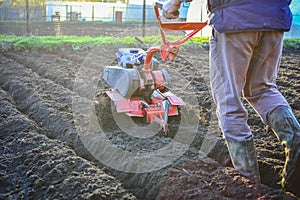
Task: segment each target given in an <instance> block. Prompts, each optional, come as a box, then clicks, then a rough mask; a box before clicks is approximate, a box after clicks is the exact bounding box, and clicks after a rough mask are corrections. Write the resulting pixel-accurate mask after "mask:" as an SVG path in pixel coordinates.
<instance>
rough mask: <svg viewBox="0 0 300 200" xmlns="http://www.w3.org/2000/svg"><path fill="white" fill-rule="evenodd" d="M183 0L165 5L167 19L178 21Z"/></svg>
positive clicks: (171, 1)
mask: <svg viewBox="0 0 300 200" xmlns="http://www.w3.org/2000/svg"><path fill="white" fill-rule="evenodd" d="M180 4H181V0H168V1H167V2H165V3H164V5H163V8H162V9H163V16H164V17H165V18H166V19H176V18H178V16H179V11H178V9H179V8H180Z"/></svg>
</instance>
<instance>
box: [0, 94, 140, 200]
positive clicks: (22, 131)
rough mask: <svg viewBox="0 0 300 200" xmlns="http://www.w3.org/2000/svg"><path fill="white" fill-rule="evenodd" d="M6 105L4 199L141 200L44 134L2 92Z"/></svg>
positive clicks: (0, 112)
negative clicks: (137, 199)
mask: <svg viewBox="0 0 300 200" xmlns="http://www.w3.org/2000/svg"><path fill="white" fill-rule="evenodd" d="M0 102H1V107H0V116H1V118H0V130H1V135H0V154H1V157H0V163H1V164H0V180H1V181H0V188H1V189H0V198H1V199H135V197H134V195H132V194H131V193H129V192H128V191H127V190H125V189H124V188H123V187H122V184H121V183H120V182H119V181H118V180H116V179H115V178H113V177H111V176H109V175H107V174H106V173H105V172H103V171H102V170H100V169H98V168H96V167H95V166H94V165H93V164H91V163H90V162H89V161H87V160H84V159H82V158H80V157H78V156H77V155H76V153H75V152H74V151H73V150H72V149H70V148H69V147H67V146H66V145H65V144H64V143H62V142H60V141H58V140H51V139H49V138H47V137H45V136H44V135H43V134H41V133H42V132H43V130H41V128H39V127H38V126H37V124H36V123H34V122H33V121H32V120H30V119H28V118H27V117H26V116H25V115H23V114H22V113H21V112H19V111H18V110H17V108H16V104H15V102H14V100H13V99H12V98H11V96H10V95H9V94H8V93H7V92H5V91H3V90H2V89H1V88H0ZM72 190H76V193H73V192H70V191H72Z"/></svg>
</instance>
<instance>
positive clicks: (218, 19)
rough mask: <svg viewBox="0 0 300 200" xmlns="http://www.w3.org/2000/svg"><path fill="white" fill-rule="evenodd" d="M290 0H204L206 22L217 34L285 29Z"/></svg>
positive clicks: (290, 17)
mask: <svg viewBox="0 0 300 200" xmlns="http://www.w3.org/2000/svg"><path fill="white" fill-rule="evenodd" d="M290 3H291V0H208V4H207V5H208V12H209V24H210V25H212V26H213V28H214V29H215V30H217V31H218V32H220V33H228V32H243V31H274V30H275V31H276V30H278V31H289V30H290V28H291V24H292V13H291V10H290V8H289V5H290Z"/></svg>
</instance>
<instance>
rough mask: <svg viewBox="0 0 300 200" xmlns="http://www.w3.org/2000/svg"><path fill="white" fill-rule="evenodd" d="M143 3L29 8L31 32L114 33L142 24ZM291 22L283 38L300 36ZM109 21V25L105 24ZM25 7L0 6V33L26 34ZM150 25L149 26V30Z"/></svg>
mask: <svg viewBox="0 0 300 200" xmlns="http://www.w3.org/2000/svg"><path fill="white" fill-rule="evenodd" d="M142 17H143V9H142V5H126V7H116V6H115V5H113V4H107V6H106V7H103V6H102V7H101V8H98V7H97V6H93V5H91V6H90V7H89V8H83V7H81V6H76V5H51V4H49V5H47V7H30V8H29V28H30V29H29V30H30V34H31V35H38V36H41V35H78V36H81V35H89V36H99V35H114V34H117V33H121V32H122V31H124V30H127V29H132V28H135V29H136V28H141V27H142ZM293 20H294V21H293V25H292V28H291V30H290V32H287V33H285V37H286V38H300V14H294V15H293ZM107 23H108V24H109V25H108V24H107ZM146 26H147V27H149V28H148V32H146V35H152V34H156V33H157V29H154V30H152V29H151V28H150V27H152V26H155V27H156V24H155V14H154V11H153V7H152V6H149V5H148V6H147V7H146ZM26 28H27V26H26V9H25V8H23V7H18V8H16V7H0V34H6V35H26V32H27V30H26ZM150 29H151V30H150Z"/></svg>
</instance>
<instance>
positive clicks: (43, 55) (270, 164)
mask: <svg viewBox="0 0 300 200" xmlns="http://www.w3.org/2000/svg"><path fill="white" fill-rule="evenodd" d="M195 48H196V47H195ZM117 49H118V47H106V48H98V49H97V48H96V49H93V50H85V51H75V50H72V48H71V47H66V48H64V49H57V50H55V51H53V52H48V51H45V50H40V51H33V50H29V49H23V50H21V51H16V50H13V49H9V50H5V51H4V50H2V51H1V53H0V93H1V95H0V98H1V101H0V102H1V106H0V131H1V135H0V143H1V145H0V199H297V197H295V196H294V195H292V194H290V193H288V192H285V191H282V190H281V188H280V185H279V184H278V181H279V180H280V175H279V174H280V171H281V169H282V166H283V163H284V159H285V158H284V152H283V148H282V147H281V145H280V144H279V142H278V140H277V138H276V137H275V136H274V135H273V134H272V133H271V131H268V130H267V131H266V130H265V127H264V125H263V124H262V122H261V121H260V119H259V117H258V116H257V115H256V114H255V112H254V111H253V109H251V108H250V107H249V106H248V105H246V106H247V108H248V110H249V113H250V115H249V116H250V117H249V124H250V126H251V127H252V130H253V133H254V136H255V144H256V147H257V154H258V161H259V167H260V174H261V178H262V183H263V184H261V185H256V184H254V183H252V182H250V181H249V180H247V179H246V178H244V177H242V176H241V175H240V174H239V173H238V172H237V171H235V170H234V169H233V168H232V167H231V164H230V162H229V157H228V152H227V150H226V147H225V145H224V140H223V139H222V138H221V137H220V131H219V130H218V128H216V125H215V118H214V109H213V106H212V99H211V96H210V92H209V84H208V83H209V82H208V73H209V71H208V70H209V69H208V51H207V50H205V49H203V48H201V47H197V48H196V51H195V49H191V50H190V49H182V51H181V53H180V56H179V57H177V58H176V60H175V62H174V63H170V62H167V63H165V64H162V67H164V68H165V69H166V70H167V71H168V72H169V73H170V76H171V78H172V80H173V81H174V90H175V92H176V94H177V95H179V96H181V97H182V98H183V99H184V100H185V101H186V102H188V103H187V106H186V107H187V108H182V109H183V111H182V114H185V113H187V115H189V113H190V110H197V112H196V113H197V118H198V119H197V120H198V121H199V123H198V124H197V127H198V129H197V134H196V136H195V138H194V140H193V141H192V143H191V144H190V145H189V148H188V149H187V151H186V152H185V153H184V154H183V155H182V156H180V158H178V159H176V160H175V161H174V162H173V163H172V164H170V165H168V166H166V167H163V168H161V169H158V170H155V171H151V172H144V173H132V172H123V171H119V170H116V169H114V168H112V167H110V166H107V165H105V164H103V163H102V162H101V160H98V159H96V158H95V157H93V154H92V153H90V152H89V151H88V150H87V148H86V147H85V146H84V144H83V142H82V140H81V138H80V134H79V133H78V132H79V130H81V128H82V129H84V128H85V127H78V122H77V121H76V120H78V119H82V121H84V120H85V118H86V117H87V114H86V113H76V112H77V111H74V104H73V103H74V99H78V100H79V101H78V102H82V106H83V107H84V106H85V105H86V104H85V102H93V103H94V105H92V106H94V107H95V111H96V114H97V117H98V118H97V120H98V123H99V124H100V126H101V131H102V132H104V133H105V135H106V136H107V138H109V140H110V141H111V142H112V143H113V144H115V145H116V146H118V147H119V148H120V149H123V150H126V151H129V152H140V153H143V152H151V151H153V150H156V149H159V148H161V147H163V146H164V145H165V144H167V143H170V142H171V141H172V138H173V137H174V135H176V133H177V130H178V124H179V122H180V119H183V118H182V117H185V116H181V118H179V119H175V120H173V121H171V122H170V123H171V124H170V129H171V130H170V133H169V136H167V137H166V136H164V135H163V133H162V132H161V131H160V132H158V133H157V134H156V135H154V136H152V137H149V138H143V139H140V138H135V137H132V136H130V135H128V134H126V132H124V131H122V130H121V129H120V128H118V125H117V124H116V123H115V121H114V116H113V114H112V111H111V108H110V105H111V104H110V102H109V100H108V98H107V97H106V96H105V95H104V91H105V90H106V89H108V87H107V86H106V85H105V84H104V83H103V81H102V78H101V77H102V74H101V73H100V74H99V75H98V74H97V75H96V78H97V79H98V80H96V82H98V85H97V88H96V90H95V92H94V96H92V97H91V98H90V99H89V94H84V92H86V93H88V92H89V91H84V92H83V93H79V92H78V90H77V89H78V87H80V84H78V83H80V81H81V80H79V79H78V71H80V70H82V69H84V67H86V66H95V68H97V67H98V68H99V69H100V72H102V69H103V67H105V66H107V65H111V64H114V63H115V53H116V52H117ZM93 69H94V68H93ZM176 74H182V75H184V77H185V79H186V80H187V84H184V85H182V84H181V82H180V77H179V78H178V77H177V76H176ZM176 77H177V78H176ZM299 78H300V53H299V51H285V52H284V54H283V59H282V63H281V69H280V72H279V77H278V85H279V89H280V91H281V92H282V93H283V94H284V95H285V96H286V98H287V100H288V102H289V103H290V105H291V106H292V108H293V110H294V113H295V115H296V117H297V118H298V119H300V104H299V103H300V99H299V98H300V82H299ZM76 85H77V88H75V87H74V86H76ZM92 92H93V91H92ZM192 93H193V94H192ZM191 95H196V97H197V101H198V102H197V105H196V104H193V103H190V102H189V99H188V97H189V96H191ZM245 104H246V103H245ZM74 114H76V117H74ZM77 114H78V116H80V118H77ZM135 121H136V123H137V124H138V125H139V126H140V127H142V126H143V123H142V122H141V121H140V120H139V119H135ZM185 128H186V130H187V132H188V130H189V127H188V126H187V127H185ZM211 130H213V131H211ZM209 132H212V133H213V134H212V137H213V139H212V140H214V141H215V142H216V144H215V143H213V146H212V150H211V151H210V152H209V153H207V155H208V156H199V151H200V149H201V147H203V145H204V143H206V142H207V140H206V139H205V138H206V135H208V133H209ZM209 141H210V140H209ZM98 148H99V151H105V150H106V149H105V148H104V147H101V146H99V147H98ZM161 156H162V157H163V156H164V155H161ZM137 168H138V166H137Z"/></svg>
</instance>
